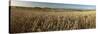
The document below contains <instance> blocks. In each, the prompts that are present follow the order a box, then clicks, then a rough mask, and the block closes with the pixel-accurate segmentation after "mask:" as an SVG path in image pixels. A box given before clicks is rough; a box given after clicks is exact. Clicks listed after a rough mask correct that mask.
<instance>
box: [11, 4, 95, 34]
mask: <svg viewBox="0 0 100 34" xmlns="http://www.w3.org/2000/svg"><path fill="white" fill-rule="evenodd" d="M10 7H11V8H10V9H11V11H10V12H11V14H10V33H23V32H45V31H61V30H78V29H92V28H96V11H95V10H68V9H53V8H38V7H35V8H28V7H15V6H10Z"/></svg>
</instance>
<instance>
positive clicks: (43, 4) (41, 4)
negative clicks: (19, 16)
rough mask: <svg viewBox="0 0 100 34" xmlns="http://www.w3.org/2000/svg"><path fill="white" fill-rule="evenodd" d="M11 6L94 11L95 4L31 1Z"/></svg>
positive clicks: (16, 2)
mask: <svg viewBox="0 0 100 34" xmlns="http://www.w3.org/2000/svg"><path fill="white" fill-rule="evenodd" d="M11 5H12V6H25V7H49V8H65V9H96V5H95V4H73V3H50V2H36V1H35V2H33V1H12V2H11Z"/></svg>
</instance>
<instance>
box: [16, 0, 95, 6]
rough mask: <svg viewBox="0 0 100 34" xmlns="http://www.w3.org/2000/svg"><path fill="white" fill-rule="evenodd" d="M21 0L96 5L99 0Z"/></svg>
mask: <svg viewBox="0 0 100 34" xmlns="http://www.w3.org/2000/svg"><path fill="white" fill-rule="evenodd" d="M18 1H19V0H18ZM20 1H33V2H34V1H36V2H50V3H65V4H68V3H69V4H82V5H96V1H97V0H20Z"/></svg>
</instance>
